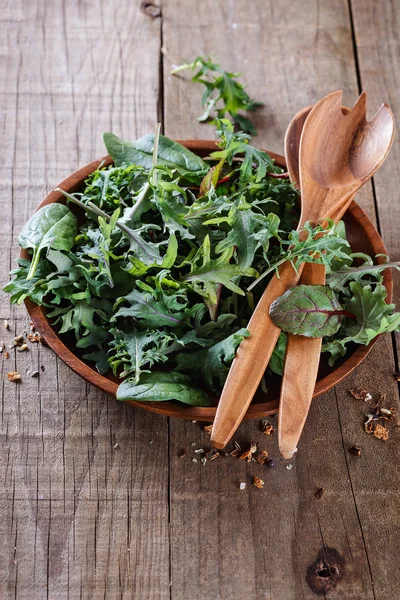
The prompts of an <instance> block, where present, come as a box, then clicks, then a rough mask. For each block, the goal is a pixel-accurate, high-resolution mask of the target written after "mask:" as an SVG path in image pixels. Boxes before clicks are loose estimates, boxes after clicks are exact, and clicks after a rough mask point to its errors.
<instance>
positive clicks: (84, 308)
mask: <svg viewBox="0 0 400 600" xmlns="http://www.w3.org/2000/svg"><path fill="white" fill-rule="evenodd" d="M72 302H73V304H72V306H67V307H60V308H55V309H54V310H53V311H51V312H49V313H47V317H48V318H49V319H55V321H54V323H61V327H60V329H59V332H60V333H67V332H68V331H74V333H75V336H76V339H77V340H80V338H81V337H82V336H85V335H88V334H89V333H90V330H91V329H92V328H95V327H96V325H95V322H94V318H95V316H96V315H97V316H98V317H100V319H102V320H103V321H108V320H109V315H108V314H107V312H105V311H104V308H103V307H102V306H95V304H94V301H92V302H91V303H90V304H89V303H88V301H87V300H86V299H77V300H72Z"/></svg>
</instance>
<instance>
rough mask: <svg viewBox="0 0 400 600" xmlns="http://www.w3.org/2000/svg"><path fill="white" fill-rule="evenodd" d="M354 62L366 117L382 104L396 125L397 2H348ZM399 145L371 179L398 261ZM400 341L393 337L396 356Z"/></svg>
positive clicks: (399, 67)
mask: <svg viewBox="0 0 400 600" xmlns="http://www.w3.org/2000/svg"><path fill="white" fill-rule="evenodd" d="M352 13H353V21H354V29H355V36H356V40H357V58H358V67H359V78H360V82H361V86H362V87H363V89H365V90H366V91H367V92H368V104H369V107H370V108H369V114H370V117H372V116H373V114H374V112H375V111H376V110H377V109H378V108H379V106H380V105H381V104H382V102H387V103H388V104H389V106H390V107H391V109H392V111H393V113H394V116H395V119H396V120H397V124H399V119H400V99H399V97H398V93H397V91H398V89H399V83H400V59H399V50H400V42H399V37H398V35H397V31H398V29H397V28H398V26H399V23H400V6H399V3H398V2H395V1H389V2H380V3H378V4H377V3H374V2H372V1H371V0H367V1H366V2H362V1H360V0H354V1H353V2H352ZM399 161H400V142H399V138H398V135H397V136H396V137H395V140H394V143H393V147H392V150H391V152H390V155H389V157H388V158H387V160H386V162H385V164H384V165H383V167H382V168H381V169H380V171H379V173H377V175H376V176H375V177H374V183H375V194H376V204H377V207H378V210H379V227H380V231H381V234H382V237H383V239H384V240H385V244H386V246H387V248H388V251H389V253H390V257H391V258H392V260H400V242H399V236H398V231H397V229H398V228H397V226H396V225H397V223H399V219H400V205H399V202H398V188H399V185H400V172H399V168H398V165H399ZM399 292H400V286H399V277H398V276H397V277H395V297H397V298H399ZM399 342H400V338H399V336H397V349H398V352H399V349H400V346H399Z"/></svg>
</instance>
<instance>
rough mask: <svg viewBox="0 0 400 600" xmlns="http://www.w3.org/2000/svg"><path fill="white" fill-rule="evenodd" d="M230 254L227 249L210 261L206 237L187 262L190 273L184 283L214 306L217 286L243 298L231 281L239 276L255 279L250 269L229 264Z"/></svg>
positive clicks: (254, 273)
mask: <svg viewBox="0 0 400 600" xmlns="http://www.w3.org/2000/svg"><path fill="white" fill-rule="evenodd" d="M232 254H233V248H229V249H227V250H225V251H224V252H223V253H222V254H221V255H220V256H218V257H217V258H215V259H212V258H211V245H210V238H209V236H206V238H205V240H204V242H203V244H202V246H200V248H199V249H198V251H197V252H196V254H195V255H194V257H193V258H192V260H191V261H188V264H190V273H189V274H188V275H186V276H185V277H184V281H185V282H186V283H187V284H188V285H189V286H190V287H191V288H192V289H193V291H195V292H196V293H197V294H199V295H200V296H203V297H204V298H206V299H208V300H209V301H210V302H211V303H212V304H216V303H217V301H218V298H217V291H216V290H217V289H218V286H219V285H224V286H225V287H226V288H228V289H229V290H231V291H232V292H236V293H237V294H240V295H241V296H244V295H245V293H244V291H243V290H242V289H241V288H240V287H239V286H238V285H236V283H234V282H233V281H232V279H233V278H234V277H236V276H240V275H245V276H246V277H256V276H257V271H256V270H255V269H251V268H248V269H242V268H241V267H240V266H239V265H236V264H234V263H231V262H229V261H230V259H231V258H232ZM183 264H185V263H183ZM186 264H187V263H186Z"/></svg>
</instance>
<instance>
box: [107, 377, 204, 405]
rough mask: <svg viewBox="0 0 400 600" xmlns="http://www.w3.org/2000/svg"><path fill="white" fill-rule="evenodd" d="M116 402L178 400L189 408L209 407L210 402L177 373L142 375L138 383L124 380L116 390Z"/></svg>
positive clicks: (201, 392)
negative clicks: (189, 406) (188, 405)
mask: <svg viewBox="0 0 400 600" xmlns="http://www.w3.org/2000/svg"><path fill="white" fill-rule="evenodd" d="M117 400H121V401H126V400H136V401H140V402H143V401H149V402H165V401H167V400H178V401H179V402H183V404H190V405H191V406H209V405H210V401H209V399H208V397H207V395H206V394H205V392H203V391H202V390H199V389H198V388H196V387H194V386H193V384H192V382H191V381H190V379H189V377H187V376H186V375H182V373H177V372H176V371H174V372H172V373H163V372H157V371H153V373H143V374H142V376H141V378H140V382H139V383H135V381H134V380H133V379H125V381H123V382H122V383H121V384H120V385H119V387H118V389H117Z"/></svg>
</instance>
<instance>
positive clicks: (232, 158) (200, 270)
mask: <svg viewBox="0 0 400 600" xmlns="http://www.w3.org/2000/svg"><path fill="white" fill-rule="evenodd" d="M217 135H218V137H219V140H220V141H219V149H218V150H217V151H216V152H214V153H213V154H212V155H211V157H208V158H207V159H206V160H203V159H201V158H199V157H198V156H196V155H194V154H193V153H192V152H190V151H189V150H187V149H186V148H184V147H183V146H180V145H179V144H177V143H176V142H173V141H172V140H169V139H168V138H166V137H164V136H160V137H159V138H158V136H157V135H156V136H155V139H154V136H151V135H148V136H145V137H143V138H141V139H140V140H137V141H136V142H132V143H128V142H123V141H122V140H120V139H119V138H117V137H116V136H115V135H113V134H111V133H106V134H104V142H105V144H106V147H107V150H108V151H109V153H110V154H111V156H112V158H113V160H114V164H113V165H111V166H109V167H101V168H99V169H97V170H96V171H95V172H94V173H92V174H91V175H90V176H89V177H88V179H87V181H86V182H85V189H84V190H83V192H82V193H76V194H73V195H70V194H67V193H66V192H63V193H64V195H65V196H66V197H67V204H69V206H70V207H68V206H64V205H61V204H51V205H48V206H45V207H43V208H41V209H39V210H38V211H37V212H36V213H35V214H34V215H33V216H32V218H31V219H30V220H29V222H28V223H27V224H26V225H25V226H24V228H23V230H22V232H21V234H20V239H19V242H20V245H21V246H22V247H23V248H27V249H29V250H31V251H32V260H31V261H29V260H25V259H19V260H18V268H17V269H15V270H14V271H12V275H13V276H14V278H13V280H12V281H11V282H9V283H8V284H7V285H6V286H5V288H4V289H5V291H7V292H9V293H10V294H11V301H12V302H15V303H21V302H22V301H23V300H24V299H26V298H29V299H30V300H32V301H33V302H35V303H37V304H41V305H44V306H45V307H46V309H47V316H48V318H49V319H50V320H51V321H52V322H53V323H54V324H55V325H56V327H57V328H58V331H59V332H60V333H61V334H64V333H65V334H67V333H68V334H70V335H71V334H72V335H73V336H75V338H76V346H77V348H78V349H79V351H80V352H81V353H82V355H83V357H84V358H85V359H87V360H89V361H93V363H94V364H95V366H96V368H97V370H98V371H99V372H100V373H106V372H107V371H109V370H110V369H111V370H112V372H113V373H114V374H115V375H118V376H119V377H121V378H122V380H123V381H122V383H121V385H120V387H119V389H118V396H117V397H118V398H119V399H121V400H125V399H128V398H129V399H136V400H151V401H155V400H171V399H174V400H179V401H181V402H183V403H187V404H192V405H207V404H208V403H209V399H208V396H207V394H206V393H205V392H204V391H202V389H201V387H202V386H203V385H204V386H206V387H207V388H208V389H209V390H213V391H216V392H218V391H219V390H220V389H221V387H222V386H223V384H224V381H225V378H226V376H227V372H228V369H229V366H230V363H231V362H232V360H233V358H234V355H235V351H236V349H237V347H238V345H239V344H240V342H241V341H242V340H243V339H244V338H245V337H246V336H248V335H249V334H248V331H247V330H246V326H247V323H248V321H249V318H250V316H251V314H252V311H253V309H254V306H255V305H256V303H257V301H258V299H259V297H260V295H261V294H262V292H263V289H264V288H265V285H266V284H267V282H268V277H269V276H270V274H272V273H273V272H274V271H275V270H276V269H277V268H278V267H279V265H280V264H282V262H284V261H285V260H290V261H291V262H292V264H293V266H294V268H297V266H298V265H299V264H300V263H301V262H305V261H307V262H312V261H314V262H319V263H323V264H325V266H326V268H327V271H328V273H329V275H328V280H327V284H328V287H327V288H326V289H325V290H321V289H319V290H317V289H311V290H310V289H307V290H306V294H305V295H307V299H306V300H304V298H300V299H299V298H297V299H296V298H295V297H293V298H291V299H290V294H291V293H292V292H289V293H288V296H289V297H286V298H285V297H282V298H284V301H285V302H286V303H287V302H288V300H289V304H288V306H289V308H288V306H286V308H285V305H284V303H283V302H284V301H283V300H282V299H278V301H277V304H276V306H275V313H276V314H275V317H274V318H277V321H278V322H279V325H280V327H281V328H282V329H283V330H286V331H291V332H294V333H302V334H303V335H322V334H327V335H328V336H329V337H326V338H325V340H324V346H323V349H324V351H327V352H330V354H331V359H332V361H333V360H334V359H335V358H336V357H338V356H342V355H344V354H345V352H346V349H347V346H348V344H349V343H351V342H356V343H361V344H367V343H368V342H369V341H370V340H371V339H372V338H373V337H374V336H375V335H377V334H378V333H380V332H382V331H392V330H394V329H396V328H398V327H399V325H400V315H399V314H398V313H394V306H393V305H388V304H386V303H385V297H386V290H385V288H384V286H383V284H382V275H381V271H382V269H383V268H384V266H385V265H383V266H382V265H379V266H377V265H373V264H372V260H371V259H370V258H369V257H367V256H366V255H360V254H356V255H352V254H351V250H350V248H349V246H348V243H347V241H346V239H345V234H344V228H343V225H342V224H340V225H338V226H335V225H334V223H333V222H328V223H327V224H325V226H323V225H317V226H316V227H312V226H311V225H310V224H307V225H306V235H301V236H299V233H298V232H296V231H293V228H294V227H295V226H296V224H297V221H298V218H299V211H298V192H297V191H296V190H295V189H294V188H293V187H292V185H291V184H290V182H289V180H288V179H287V178H285V177H282V169H280V168H279V167H277V166H276V165H275V164H274V162H273V160H272V159H271V158H270V157H269V156H268V154H266V153H265V152H262V151H261V150H257V149H256V148H254V147H252V146H251V145H250V144H249V136H247V135H246V134H244V133H243V132H239V133H234V131H233V125H232V124H231V123H230V122H229V121H227V120H225V119H221V120H219V121H218V129H217ZM153 147H154V151H153ZM72 204H73V205H75V206H76V205H77V206H79V207H80V209H81V210H79V209H76V208H75V207H74V212H75V214H76V215H78V214H80V215H81V216H82V214H83V211H85V213H86V218H85V219H83V220H82V219H80V220H79V222H78V220H77V218H76V216H75V214H74V212H73V211H72V210H71V209H72V208H73V207H72V206H71V205H72ZM321 232H323V233H324V234H325V235H323V236H320V237H319V236H318V234H319V233H321ZM360 258H361V259H363V260H364V264H363V265H362V266H361V267H357V268H356V267H355V265H354V261H357V260H359V259H360ZM391 266H396V267H398V264H397V263H395V264H393V265H391ZM261 281H262V282H263V285H256V284H258V283H259V282H261ZM304 287H308V288H309V287H311V288H312V286H301V287H299V288H296V289H297V291H296V292H293V293H295V294H299V293H300V295H301V293H302V291H303V292H304V290H302V288H304ZM299 290H300V292H299ZM328 290H329V292H328ZM285 296H286V295H285ZM307 303H308V304H310V303H311V305H313V306H315V307H317V309H318V311H319V315H317V319H316V320H315V319H312V318H311V319H310V318H307V320H306V321H304V320H303V317H302V315H301V314H300V318H299V311H301V310H302V309H304V307H305V308H306V309H307V306H308V305H307ZM321 303H322V304H321ZM330 304H332V305H333V310H336V314H335V315H332V314H328V313H329V309H330ZM293 307H294V309H295V311H297V313H298V314H297V315H295V318H294V319H293V318H292V319H291V320H290V319H288V314H289V313H290V311H291V310H292V309H293ZM324 311H325V312H324ZM276 315H278V317H276ZM291 316H292V317H293V315H291ZM288 321H290V323H289V322H288ZM305 324H306V325H307V326H306V325H305ZM321 325H324V326H325V327H322V328H320V327H321ZM332 325H333V326H332ZM296 326H300V328H298V330H297V331H296ZM319 328H320V330H319V333H318V331H317V330H318V329H319ZM321 332H322V333H321ZM285 347H286V334H285V333H282V334H281V337H280V339H279V342H278V344H277V346H276V349H275V351H274V353H273V355H272V357H271V361H270V364H269V369H268V372H267V375H268V373H269V372H270V371H272V372H274V373H281V372H282V367H283V359H284V354H285ZM166 364H167V368H165V365H166ZM163 365H164V370H163V367H162V366H163ZM199 386H200V387H199Z"/></svg>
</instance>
